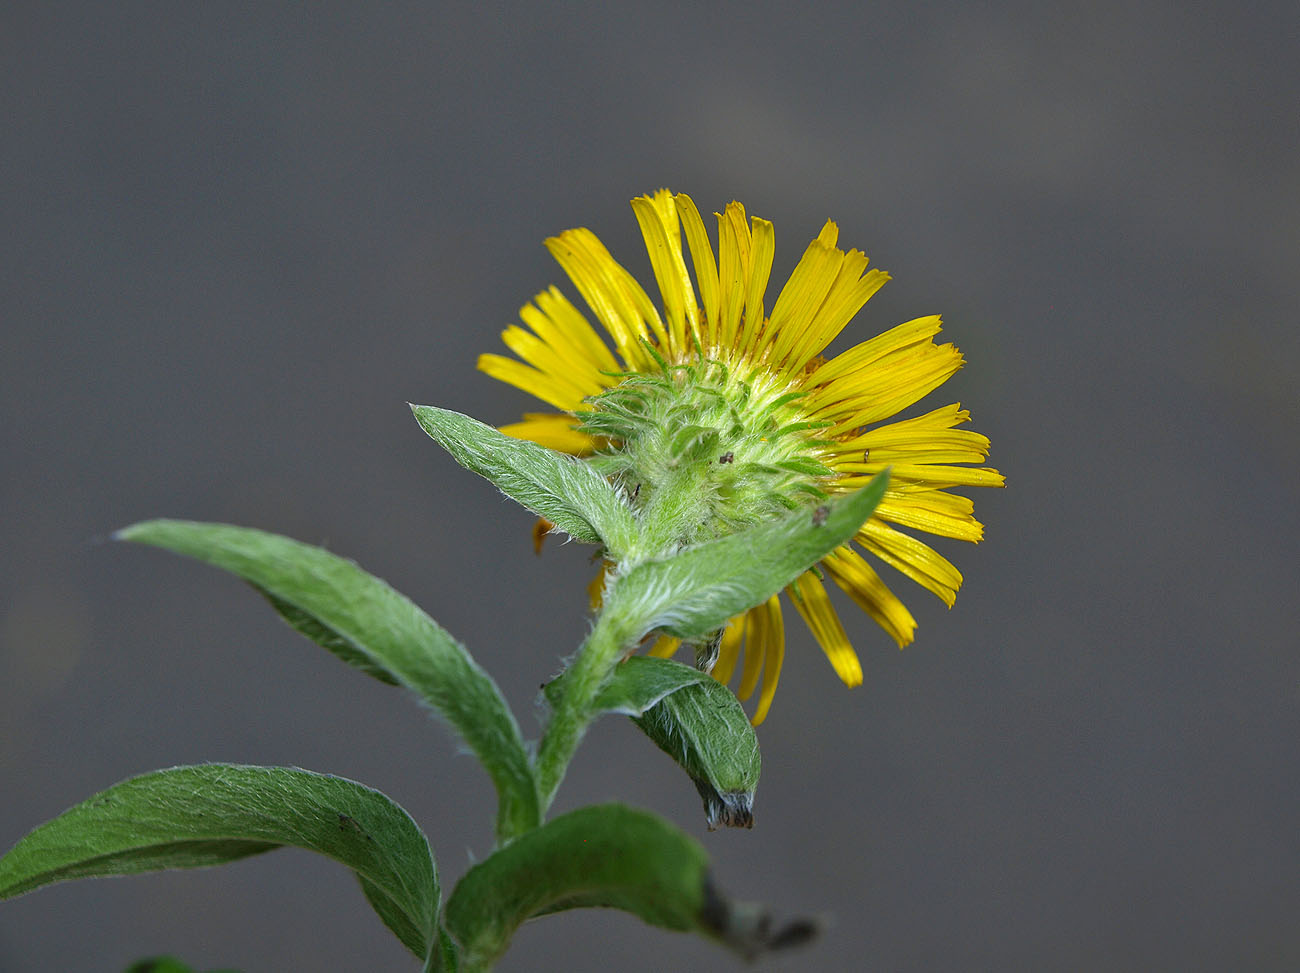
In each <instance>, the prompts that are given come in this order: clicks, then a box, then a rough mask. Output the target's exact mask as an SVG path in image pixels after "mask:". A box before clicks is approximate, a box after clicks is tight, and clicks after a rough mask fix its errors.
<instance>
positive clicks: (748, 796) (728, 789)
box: [628, 659, 762, 831]
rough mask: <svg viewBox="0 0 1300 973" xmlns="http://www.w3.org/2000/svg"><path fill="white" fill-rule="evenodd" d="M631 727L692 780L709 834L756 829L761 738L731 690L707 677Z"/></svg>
mask: <svg viewBox="0 0 1300 973" xmlns="http://www.w3.org/2000/svg"><path fill="white" fill-rule="evenodd" d="M628 661H629V662H631V661H632V660H631V659H629V660H628ZM647 661H651V660H647ZM653 661H660V660H653ZM678 664H679V665H680V663H678ZM682 668H686V666H682ZM632 722H633V723H635V724H636V725H637V726H638V727H640V728H641V731H642V732H643V733H645V735H646V736H648V737H649V738H650V739H651V740H653V741H654V742H655V744H656V745H657V746H658V747H659V749H660V750H662V751H663V752H664V753H666V754H668V756H670V757H672V758H673V760H675V761H677V763H678V764H679V765H680V766H681V768H682V769H683V770H685V771H686V773H687V774H689V775H690V778H691V780H692V781H693V782H694V783H695V789H696V790H697V791H699V793H700V797H701V799H702V800H703V801H704V815H705V818H706V819H707V821H708V825H709V830H710V831H712V830H713V829H714V828H716V827H717V826H718V825H719V824H722V825H725V826H726V827H729V828H751V827H753V826H754V814H753V810H754V790H755V789H756V788H757V787H758V775H759V771H760V769H761V767H762V761H761V759H760V757H759V752H758V736H757V735H756V734H755V733H754V728H753V726H751V725H750V722H749V719H748V718H747V717H746V716H745V711H744V710H743V709H741V707H740V701H739V700H738V699H736V696H735V694H734V693H732V691H731V690H730V689H728V688H727V687H726V686H724V685H722V684H721V683H720V682H717V681H716V680H715V679H714V678H713V677H712V676H706V677H705V678H704V679H703V680H701V681H699V682H695V683H693V684H691V685H687V686H683V687H682V688H680V689H678V690H677V691H676V692H673V693H670V694H666V695H665V696H664V697H663V698H662V699H661V700H660V701H659V703H658V704H657V705H655V706H653V707H652V708H650V709H648V710H646V712H645V713H644V715H641V716H634V717H633V718H632Z"/></svg>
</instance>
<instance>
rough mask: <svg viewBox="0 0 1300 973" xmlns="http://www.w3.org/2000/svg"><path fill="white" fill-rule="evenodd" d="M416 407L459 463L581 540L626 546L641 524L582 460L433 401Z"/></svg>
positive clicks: (426, 428) (612, 547) (615, 548)
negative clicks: (521, 437)
mask: <svg viewBox="0 0 1300 973" xmlns="http://www.w3.org/2000/svg"><path fill="white" fill-rule="evenodd" d="M411 411H412V412H413V413H414V414H415V418H416V420H417V421H418V422H419V423H420V425H421V426H422V427H423V428H424V431H425V432H427V433H428V434H429V435H430V437H432V438H433V439H434V440H435V441H436V442H437V443H438V444H439V445H441V446H442V447H443V448H445V449H446V450H447V452H449V453H451V455H452V458H453V459H455V460H456V462H457V463H459V464H460V465H461V466H463V467H465V468H466V469H467V470H472V471H473V472H475V473H477V474H478V475H479V476H482V477H485V478H487V479H489V480H491V481H492V482H493V483H495V484H496V486H497V488H498V489H499V490H500V491H501V492H502V493H504V494H505V495H506V496H508V497H509V498H510V499H511V500H514V501H515V502H516V503H518V504H520V505H521V506H523V507H526V508H527V509H529V510H531V511H532V512H533V513H535V514H537V515H539V516H541V517H545V518H546V519H547V520H549V521H550V522H551V523H553V524H555V525H556V526H557V527H559V528H560V529H561V530H563V531H565V532H566V533H568V534H571V535H572V536H574V537H576V538H577V539H578V540H580V541H587V542H588V543H593V544H594V543H603V544H604V545H605V546H606V547H607V548H609V549H610V550H611V551H623V550H626V549H627V547H628V545H629V544H630V543H631V541H632V540H633V538H634V537H635V534H636V523H635V521H634V519H633V517H632V512H631V511H630V510H629V509H628V507H627V505H626V504H625V503H624V502H623V499H622V497H621V496H620V494H619V492H618V490H616V489H615V488H614V487H613V486H611V485H610V483H609V481H608V480H606V479H605V477H604V476H602V475H601V474H600V473H598V472H597V471H596V470H595V469H593V468H592V467H591V466H589V465H588V464H586V463H584V462H582V461H581V460H578V459H575V458H574V457H572V456H569V455H567V454H565V453H560V452H557V451H556V450H553V449H547V448H546V447H545V446H539V445H538V444H537V443H532V442H528V441H527V440H523V439H515V438H513V437H512V436H507V435H505V434H504V433H502V432H499V431H498V430H496V429H493V428H492V427H491V426H489V425H485V424H484V423H482V422H479V421H478V420H476V419H471V418H470V417H469V416H465V415H461V414H460V413H459V412H450V411H448V410H446V409H437V408H434V407H433V406H429V405H412V406H411Z"/></svg>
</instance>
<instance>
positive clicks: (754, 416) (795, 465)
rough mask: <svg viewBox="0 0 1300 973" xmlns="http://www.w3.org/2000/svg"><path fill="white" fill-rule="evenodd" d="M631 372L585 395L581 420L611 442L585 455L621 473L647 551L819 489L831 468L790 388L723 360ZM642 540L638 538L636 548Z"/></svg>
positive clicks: (777, 509) (718, 531)
mask: <svg viewBox="0 0 1300 973" xmlns="http://www.w3.org/2000/svg"><path fill="white" fill-rule="evenodd" d="M649 350H650V353H651V354H652V355H653V356H654V358H655V360H656V361H657V363H658V365H659V370H658V372H657V373H655V372H648V373H633V374H629V375H628V376H627V377H625V378H624V379H623V381H622V382H620V383H619V384H618V385H616V386H614V387H613V388H611V389H608V390H607V391H605V392H602V393H601V394H600V395H597V396H594V397H593V398H592V399H590V400H589V404H590V408H589V409H587V410H586V411H582V412H579V413H578V414H577V416H578V418H579V419H580V420H581V422H582V424H581V426H579V429H580V430H581V431H582V432H585V433H587V434H588V435H591V436H596V437H599V438H600V440H603V441H612V442H613V443H614V445H613V446H611V447H610V448H609V449H607V450H605V451H602V452H600V453H598V454H597V455H596V456H595V457H593V458H592V460H591V463H592V464H593V465H594V466H595V467H596V468H597V469H599V470H601V471H602V472H604V473H606V474H607V475H609V476H610V477H611V478H612V479H613V480H614V481H615V482H617V483H621V484H622V486H623V489H624V490H625V491H626V492H627V494H628V496H629V500H630V502H631V504H632V505H633V507H634V508H635V509H636V511H637V514H638V519H639V520H640V522H641V524H642V529H643V531H644V532H645V533H646V534H647V535H649V538H650V539H651V540H650V544H649V548H650V552H651V553H666V552H668V551H670V550H672V549H674V548H676V547H679V546H683V545H686V544H690V543H694V542H697V541H701V540H709V539H712V538H715V537H719V536H722V535H724V534H727V533H730V532H732V531H734V530H739V529H742V528H745V527H749V526H752V525H754V524H757V523H760V522H761V521H763V520H765V519H767V518H769V517H772V516H774V515H776V514H778V513H782V512H784V511H787V510H791V509H793V508H795V507H798V506H801V505H802V504H804V503H806V502H807V501H808V500H809V498H812V499H818V500H820V499H824V498H825V497H826V493H825V492H824V491H823V490H822V489H821V486H820V484H821V483H822V482H823V481H824V480H826V479H827V478H828V477H830V476H831V471H830V470H829V469H827V468H826V467H825V466H824V465H823V464H822V463H821V462H820V461H819V460H818V458H817V446H818V441H817V440H815V439H812V438H810V434H811V432H812V431H813V430H816V429H820V428H824V427H825V426H828V425H830V423H828V422H821V423H816V422H807V421H804V420H803V419H802V416H801V414H800V413H799V412H798V410H797V408H796V406H795V403H796V402H797V400H798V399H799V398H800V396H801V395H802V393H799V392H788V391H785V390H784V389H783V388H782V387H780V386H777V385H774V384H772V383H771V382H770V380H768V381H767V382H766V384H762V385H756V384H755V381H756V380H755V379H754V378H752V377H751V378H747V377H746V375H745V374H744V373H741V372H737V371H736V370H735V369H734V368H732V367H728V365H727V364H726V363H724V362H721V361H714V360H711V359H704V358H702V357H698V356H697V358H696V360H695V361H694V362H692V363H690V364H683V365H671V366H670V365H669V364H668V363H667V362H665V361H664V360H663V359H662V358H660V357H659V356H658V354H657V352H655V351H654V349H653V348H650V349H649ZM646 546H647V545H645V544H643V545H642V549H645V547H646Z"/></svg>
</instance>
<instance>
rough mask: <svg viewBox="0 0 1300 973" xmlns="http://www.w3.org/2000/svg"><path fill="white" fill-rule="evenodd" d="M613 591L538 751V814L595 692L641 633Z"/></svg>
mask: <svg viewBox="0 0 1300 973" xmlns="http://www.w3.org/2000/svg"><path fill="white" fill-rule="evenodd" d="M616 584H617V583H616ZM614 594H615V590H614V588H611V590H610V591H608V592H606V600H605V606H604V609H603V610H602V611H601V613H600V615H599V616H598V617H597V618H596V624H595V627H593V628H592V630H591V634H590V635H588V636H587V640H586V641H585V642H583V644H582V648H580V649H579V650H578V656H577V658H576V659H574V660H573V664H572V665H571V666H570V667H569V670H568V672H567V674H566V675H565V691H564V694H563V695H562V696H561V697H560V699H559V700H558V701H557V702H556V703H555V710H554V712H553V714H552V715H551V721H550V722H549V723H548V724H547V726H546V732H545V733H544V734H543V735H542V742H541V745H540V746H539V747H538V750H537V787H538V792H539V795H540V797H541V804H542V809H543V813H545V809H546V808H548V807H550V805H551V801H552V800H553V799H554V797H555V792H556V790H557V789H558V788H559V786H560V782H561V781H562V780H563V779H564V772H565V770H566V769H567V768H568V766H569V761H570V760H572V759H573V754H574V751H575V750H577V749H578V744H579V743H580V742H581V740H582V735H583V734H584V733H585V732H586V730H587V724H588V723H590V722H591V719H592V716H593V715H594V714H593V712H592V707H593V704H594V703H595V700H596V694H597V693H598V692H600V688H601V686H603V685H604V683H605V680H606V679H608V678H609V674H610V672H611V671H612V670H613V668H614V666H615V665H617V664H618V661H619V658H620V657H621V655H622V654H623V651H624V650H625V649H626V648H627V647H628V646H629V645H630V644H631V643H632V641H633V640H634V639H635V638H637V637H638V636H639V635H640V634H641V633H639V632H637V631H636V630H635V629H636V626H635V624H634V623H633V622H632V620H630V619H628V618H625V617H623V615H624V613H623V612H620V611H619V610H618V600H617V598H616V597H614Z"/></svg>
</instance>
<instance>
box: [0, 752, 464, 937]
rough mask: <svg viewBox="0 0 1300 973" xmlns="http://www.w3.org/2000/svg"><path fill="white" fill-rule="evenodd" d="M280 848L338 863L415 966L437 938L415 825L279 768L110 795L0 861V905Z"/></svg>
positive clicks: (236, 770)
mask: <svg viewBox="0 0 1300 973" xmlns="http://www.w3.org/2000/svg"><path fill="white" fill-rule="evenodd" d="M285 845H289V846H293V847H297V848H306V849H307V850H309V851H315V852H319V853H320V854H322V855H326V856H328V857H330V858H333V859H334V860H335V861H339V862H342V863H343V864H344V865H346V866H348V868H350V869H352V870H353V871H354V872H355V873H356V874H357V876H358V878H360V879H361V882H362V884H363V887H364V888H365V889H366V892H367V896H368V897H370V898H371V901H372V902H373V901H375V898H377V897H382V899H383V901H384V902H385V908H384V909H379V910H377V911H379V914H380V917H381V918H382V919H383V920H384V922H385V923H387V924H388V926H389V928H390V929H392V930H393V932H394V933H396V934H397V936H398V938H400V939H401V940H402V943H403V944H404V945H405V946H406V947H407V948H408V949H409V950H411V952H413V953H415V954H416V955H417V956H419V957H420V958H421V959H423V958H424V957H425V956H426V954H427V953H428V952H429V949H430V948H431V946H432V945H433V944H434V943H435V942H436V940H437V935H438V923H437V916H438V904H439V890H438V876H437V872H436V870H435V868H434V864H433V857H432V855H431V854H430V852H429V843H428V840H427V839H426V838H425V836H424V834H423V832H421V831H420V829H419V828H418V827H417V826H416V824H415V822H414V821H412V820H411V818H410V817H409V816H408V815H407V813H406V812H405V811H403V810H402V809H401V808H400V807H398V806H397V805H396V804H395V803H393V802H392V801H391V800H390V799H389V798H387V797H385V796H384V795H383V794H381V793H379V791H376V790H372V789H371V788H369V787H365V786H363V785H361V784H358V783H356V782H354V781H350V780H344V779H343V778H341V777H331V776H327V775H324V774H313V773H310V772H309V771H305V770H296V769H288V768H284V767H246V766H239V765H234V764H203V765H200V766H195V767H173V768H171V769H170V770H159V771H155V772H153V773H151V774H144V775H142V776H140V777H133V778H131V779H130V780H125V781H122V782H121V783H120V784H115V785H114V786H112V787H110V788H109V789H108V790H106V791H102V792H100V793H99V794H96V795H95V796H94V797H92V798H90V799H89V800H87V801H84V802H82V803H81V804H78V805H77V806H76V807H73V808H71V809H69V810H67V811H65V812H64V813H63V814H61V815H59V816H58V817H57V818H55V819H54V820H52V821H49V822H47V823H46V824H43V825H41V826H40V827H39V828H37V829H36V830H35V831H33V832H31V833H30V834H29V835H27V836H26V837H25V838H23V839H22V840H21V841H19V842H18V844H17V845H15V846H14V847H13V848H12V849H11V850H10V851H9V853H8V854H7V855H5V856H4V858H0V899H4V898H11V897H13V896H16V895H21V894H23V893H24V892H30V891H31V890H33V889H36V888H39V887H41V886H42V885H49V884H50V883H52V882H62V881H66V880H68V879H73V878H90V877H98V876H105V875H134V874H138V873H140V872H150V871H158V870H160V869H164V868H201V867H205V866H208V865H220V864H224V863H226V862H231V861H235V860H237V859H239V858H244V857H247V856H248V855H255V854H258V853H260V852H264V851H270V850H272V849H274V848H279V847H282V846H285Z"/></svg>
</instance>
